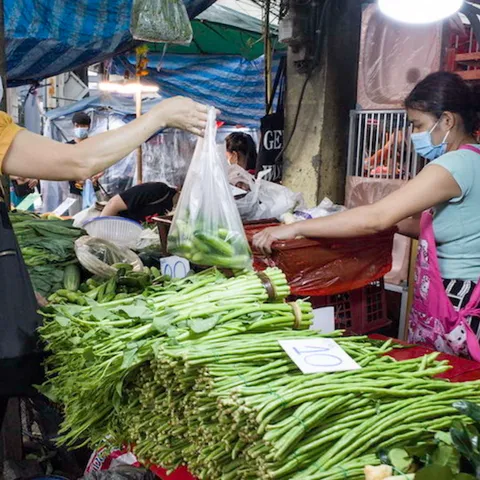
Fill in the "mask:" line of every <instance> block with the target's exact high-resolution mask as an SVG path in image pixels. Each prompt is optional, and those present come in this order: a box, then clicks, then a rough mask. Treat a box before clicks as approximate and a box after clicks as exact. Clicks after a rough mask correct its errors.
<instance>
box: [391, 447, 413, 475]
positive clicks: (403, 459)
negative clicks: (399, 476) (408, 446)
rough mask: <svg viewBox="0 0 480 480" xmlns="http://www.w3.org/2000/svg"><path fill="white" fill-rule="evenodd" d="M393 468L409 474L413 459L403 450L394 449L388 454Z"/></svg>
mask: <svg viewBox="0 0 480 480" xmlns="http://www.w3.org/2000/svg"><path fill="white" fill-rule="evenodd" d="M388 457H389V458H390V461H391V462H392V466H393V467H395V468H396V469H397V470H398V471H400V472H402V473H406V472H408V470H409V468H410V466H411V464H412V459H411V458H410V456H409V455H408V453H407V452H406V451H405V450H404V449H403V448H393V449H392V450H390V452H389V453H388Z"/></svg>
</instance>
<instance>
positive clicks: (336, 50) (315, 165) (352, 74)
mask: <svg viewBox="0 0 480 480" xmlns="http://www.w3.org/2000/svg"><path fill="white" fill-rule="evenodd" d="M330 4H331V7H330V14H329V17H328V18H327V22H326V23H327V29H326V31H325V32H324V35H323V41H324V42H325V43H324V47H323V49H322V59H321V64H320V66H319V67H318V68H317V69H316V70H315V71H314V72H313V74H312V75H311V78H310V80H309V82H308V85H307V87H306V90H305V95H304V99H303V102H302V107H301V110H300V115H299V117H298V122H297V126H296V129H295V133H294V136H293V138H292V141H291V143H290V146H289V147H288V148H287V150H286V152H285V169H284V184H285V185H286V186H288V187H290V188H291V189H292V190H295V191H299V192H303V194H304V196H305V200H306V201H307V203H308V204H309V205H310V206H313V205H317V204H318V203H319V202H320V201H321V200H322V198H323V197H324V196H328V197H329V198H330V199H332V200H333V201H335V202H337V203H342V202H343V200H344V188H345V167H346V161H347V146H348V127H349V111H350V110H351V109H353V108H354V107H355V101H356V85H357V80H356V79H357V64H358V50H359V43H360V25H361V2H360V1H358V0H332V1H330ZM332 5H333V7H332ZM294 59H295V56H294V55H293V54H292V52H291V51H289V53H288V70H287V100H286V112H285V115H286V119H285V122H286V128H285V141H287V140H288V139H289V138H290V133H291V131H292V129H293V125H294V120H295V114H296V112H297V106H298V102H299V98H300V95H301V90H302V87H303V85H304V83H305V78H306V75H305V74H299V73H297V72H296V71H295V67H294V65H293V62H294Z"/></svg>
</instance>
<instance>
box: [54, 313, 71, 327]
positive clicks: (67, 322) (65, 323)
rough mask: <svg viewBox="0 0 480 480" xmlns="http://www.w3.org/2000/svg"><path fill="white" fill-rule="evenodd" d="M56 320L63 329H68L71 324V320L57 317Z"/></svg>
mask: <svg viewBox="0 0 480 480" xmlns="http://www.w3.org/2000/svg"><path fill="white" fill-rule="evenodd" d="M55 320H56V322H57V323H58V324H59V325H60V326H61V327H68V326H69V325H70V323H71V322H70V319H69V318H67V317H62V316H56V317H55Z"/></svg>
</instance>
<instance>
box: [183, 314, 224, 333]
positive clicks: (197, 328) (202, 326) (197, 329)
mask: <svg viewBox="0 0 480 480" xmlns="http://www.w3.org/2000/svg"><path fill="white" fill-rule="evenodd" d="M219 319H220V316H219V315H214V316H212V317H208V318H195V319H194V320H190V321H189V322H188V326H189V327H190V330H191V331H192V332H193V333H205V332H209V331H210V330H211V329H212V328H214V327H215V325H216V324H217V323H218V320H219Z"/></svg>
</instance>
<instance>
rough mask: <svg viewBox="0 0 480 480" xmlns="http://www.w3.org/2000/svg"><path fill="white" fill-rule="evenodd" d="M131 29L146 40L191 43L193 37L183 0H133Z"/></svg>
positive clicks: (135, 34)
mask: <svg viewBox="0 0 480 480" xmlns="http://www.w3.org/2000/svg"><path fill="white" fill-rule="evenodd" d="M130 31H131V33H132V36H133V38H135V39H136V40H143V41H145V42H159V43H176V44H181V45H189V44H190V42H191V41H192V38H193V31H192V25H191V24H190V19H189V18H188V14H187V9H186V8H185V5H184V4H183V1H182V0H133V8H132V18H131V25H130Z"/></svg>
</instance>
